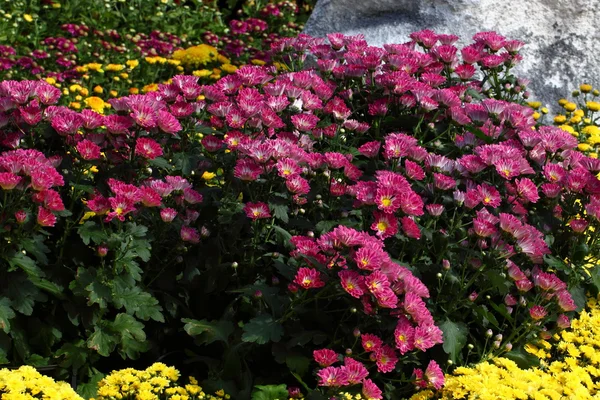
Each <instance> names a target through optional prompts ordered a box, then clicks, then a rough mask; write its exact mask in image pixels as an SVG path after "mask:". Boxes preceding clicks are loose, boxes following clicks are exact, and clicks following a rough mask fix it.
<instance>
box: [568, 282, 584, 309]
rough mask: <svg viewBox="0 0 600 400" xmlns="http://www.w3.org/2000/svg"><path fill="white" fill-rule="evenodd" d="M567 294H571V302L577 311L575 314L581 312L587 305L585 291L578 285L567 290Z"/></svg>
mask: <svg viewBox="0 0 600 400" xmlns="http://www.w3.org/2000/svg"><path fill="white" fill-rule="evenodd" d="M569 293H570V294H571V297H572V298H573V301H574V302H575V304H576V305H577V309H576V310H575V312H578V313H579V312H581V310H583V309H584V308H585V304H586V303H587V296H586V295H585V289H584V288H583V287H581V286H580V285H577V286H574V287H572V288H571V289H569Z"/></svg>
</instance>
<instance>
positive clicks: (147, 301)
mask: <svg viewBox="0 0 600 400" xmlns="http://www.w3.org/2000/svg"><path fill="white" fill-rule="evenodd" d="M112 297H113V302H114V304H115V306H116V307H117V308H123V307H125V309H126V310H127V313H128V314H132V315H133V314H135V316H136V317H138V318H139V319H141V320H142V321H148V320H149V319H153V320H154V321H158V322H165V318H164V316H163V315H162V307H161V306H160V305H159V304H158V300H157V299H155V298H154V297H152V295H151V294H150V293H147V292H144V291H142V289H141V288H140V287H138V286H134V287H125V288H123V287H121V286H120V285H116V284H115V285H114V286H113V296H112Z"/></svg>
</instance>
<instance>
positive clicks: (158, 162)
mask: <svg viewBox="0 0 600 400" xmlns="http://www.w3.org/2000/svg"><path fill="white" fill-rule="evenodd" d="M148 164H150V165H151V166H153V167H156V168H160V169H164V170H165V171H171V170H173V166H172V165H171V164H169V162H168V161H167V160H165V159H164V158H162V157H156V158H155V159H153V160H148Z"/></svg>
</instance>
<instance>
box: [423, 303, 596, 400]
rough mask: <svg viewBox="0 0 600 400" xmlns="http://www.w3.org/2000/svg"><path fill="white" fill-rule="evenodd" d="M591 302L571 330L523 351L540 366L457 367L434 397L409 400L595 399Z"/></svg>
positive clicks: (496, 362)
mask: <svg viewBox="0 0 600 400" xmlns="http://www.w3.org/2000/svg"><path fill="white" fill-rule="evenodd" d="M599 318H600V313H599V308H598V300H597V298H596V297H592V298H590V299H589V301H588V303H587V307H586V309H585V310H584V311H583V312H582V313H581V314H580V315H579V316H578V317H577V319H574V320H573V321H572V322H571V326H570V327H569V326H566V328H567V329H565V330H563V331H562V332H560V333H556V334H554V335H553V336H552V337H551V338H550V337H545V339H542V338H540V339H539V340H537V341H536V342H534V343H535V344H529V345H528V346H527V347H528V349H527V351H528V352H530V353H533V354H535V355H536V356H537V357H539V358H540V365H539V366H537V367H535V368H529V369H522V368H519V366H518V365H517V364H516V363H515V362H514V361H512V360H508V359H506V358H502V357H499V358H495V359H493V360H491V361H489V362H482V363H480V364H477V365H475V366H474V367H471V368H465V367H460V368H457V369H456V370H455V371H454V373H453V374H452V375H450V376H447V380H446V386H445V387H444V389H443V391H442V392H440V393H439V397H437V396H434V394H433V392H430V391H424V392H420V393H419V394H416V395H415V396H414V397H413V399H415V400H416V399H422V400H425V399H432V398H442V399H475V398H476V399H481V400H487V399H560V398H569V399H582V400H583V399H593V398H596V397H597V395H598V383H597V382H598V377H599V375H600V373H599V371H598V364H599V362H600V361H599V359H598V349H599V347H600V342H599V341H598V334H599V333H600V332H599V331H598V330H599V329H600V320H599Z"/></svg>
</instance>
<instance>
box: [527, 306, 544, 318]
mask: <svg viewBox="0 0 600 400" xmlns="http://www.w3.org/2000/svg"><path fill="white" fill-rule="evenodd" d="M547 314H548V312H547V311H546V309H545V308H544V307H543V306H533V307H531V308H530V309H529V315H530V316H531V318H532V319H533V320H534V321H539V320H540V319H543V318H544V317H546V315H547Z"/></svg>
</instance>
